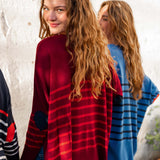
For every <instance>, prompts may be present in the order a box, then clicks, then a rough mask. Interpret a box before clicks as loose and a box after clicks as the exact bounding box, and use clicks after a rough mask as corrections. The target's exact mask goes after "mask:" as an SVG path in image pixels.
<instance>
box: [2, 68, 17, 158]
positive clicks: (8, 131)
mask: <svg viewBox="0 0 160 160" xmlns="http://www.w3.org/2000/svg"><path fill="white" fill-rule="evenodd" d="M13 143H14V145H13ZM4 157H7V159H8V160H10V159H12V160H18V159H19V146H18V140H17V132H16V126H15V123H14V119H13V115H12V110H11V99H10V93H9V89H8V86H7V83H6V81H5V79H4V77H3V73H2V72H1V71H0V159H3V158H4Z"/></svg>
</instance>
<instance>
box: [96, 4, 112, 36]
mask: <svg viewBox="0 0 160 160" xmlns="http://www.w3.org/2000/svg"><path fill="white" fill-rule="evenodd" d="M98 21H99V24H100V26H101V28H102V30H103V32H104V33H105V35H106V36H107V38H108V39H110V38H111V33H112V27H111V23H110V21H109V19H108V5H105V6H104V7H103V8H102V9H101V10H100V11H99V14H98Z"/></svg>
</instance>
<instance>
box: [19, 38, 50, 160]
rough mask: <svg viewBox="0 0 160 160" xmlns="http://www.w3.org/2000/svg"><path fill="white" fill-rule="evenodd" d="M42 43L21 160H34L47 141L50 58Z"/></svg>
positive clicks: (39, 47) (36, 63)
mask: <svg viewBox="0 0 160 160" xmlns="http://www.w3.org/2000/svg"><path fill="white" fill-rule="evenodd" d="M43 42H44V41H43V40H42V41H41V42H40V43H39V45H38V46H37V53H36V61H35V73H34V93H33V104H32V113H31V116H30V121H29V126H28V131H27V136H26V143H25V147H24V151H23V154H22V157H21V159H22V160H35V159H36V157H37V155H38V153H39V151H40V148H41V147H42V146H43V145H44V142H46V139H47V128H48V122H47V121H48V108H49V103H48V102H49V88H50V87H49V82H50V81H49V80H50V76H49V75H50V74H49V73H50V58H49V52H48V48H47V45H45V44H46V43H45V44H44V43H43Z"/></svg>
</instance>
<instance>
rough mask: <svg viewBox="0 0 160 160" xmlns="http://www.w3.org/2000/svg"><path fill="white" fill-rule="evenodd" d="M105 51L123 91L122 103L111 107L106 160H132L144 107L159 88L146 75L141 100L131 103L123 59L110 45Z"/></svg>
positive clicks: (118, 50)
mask: <svg viewBox="0 0 160 160" xmlns="http://www.w3.org/2000/svg"><path fill="white" fill-rule="evenodd" d="M108 48H109V50H110V52H111V55H112V57H113V59H114V60H115V61H116V62H117V63H116V64H115V68H116V70H117V73H118V76H119V79H120V82H121V85H122V91H123V98H122V102H121V104H114V105H113V116H112V127H111V135H110V142H109V150H108V160H133V158H134V154H135V153H136V150H137V135H138V131H139V129H140V127H141V124H142V121H143V118H144V115H145V112H146V109H147V107H148V106H149V105H150V104H152V103H153V101H154V99H155V98H156V97H157V96H158V95H159V91H158V88H157V87H156V86H155V85H154V83H153V82H152V81H151V80H150V79H149V78H148V77H147V76H146V75H145V77H144V82H143V87H142V98H141V99H140V100H138V101H136V100H134V99H133V97H132V94H131V93H130V92H129V87H130V86H129V82H128V80H127V76H126V66H125V60H124V58H123V53H122V50H121V49H120V47H118V46H116V45H114V44H109V45H108Z"/></svg>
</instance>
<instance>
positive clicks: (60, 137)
mask: <svg viewBox="0 0 160 160" xmlns="http://www.w3.org/2000/svg"><path fill="white" fill-rule="evenodd" d="M40 22H41V27H40V37H41V38H42V41H41V42H40V43H39V44H38V47H37V55H36V62H35V78H34V97H33V107H32V113H31V117H30V122H29V127H28V131H27V138H26V144H25V148H24V151H23V155H22V160H34V159H35V158H36V157H37V155H38V153H39V151H40V148H41V147H42V146H43V150H44V159H45V160H58V159H59V160H60V159H61V160H89V159H92V160H107V152H108V142H109V135H110V127H111V117H112V101H113V99H114V98H116V95H117V96H121V95H122V90H121V87H120V81H119V79H118V76H117V74H116V72H115V70H114V68H113V63H112V61H113V60H112V58H111V56H110V55H109V54H108V53H107V52H106V43H105V42H104V36H103V32H102V31H101V28H100V26H99V24H98V22H97V20H96V16H95V14H94V12H93V10H92V6H91V3H90V2H89V0H42V1H41V8H40ZM106 53H107V54H106Z"/></svg>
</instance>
